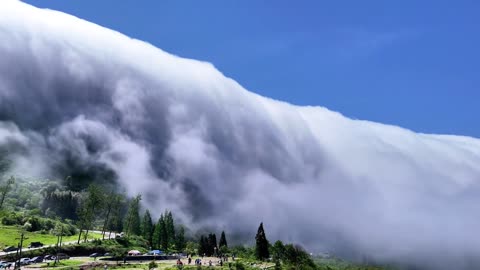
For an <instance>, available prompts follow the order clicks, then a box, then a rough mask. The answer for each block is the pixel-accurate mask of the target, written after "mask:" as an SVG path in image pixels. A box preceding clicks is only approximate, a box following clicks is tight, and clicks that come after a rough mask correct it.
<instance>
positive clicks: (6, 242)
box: [0, 226, 101, 249]
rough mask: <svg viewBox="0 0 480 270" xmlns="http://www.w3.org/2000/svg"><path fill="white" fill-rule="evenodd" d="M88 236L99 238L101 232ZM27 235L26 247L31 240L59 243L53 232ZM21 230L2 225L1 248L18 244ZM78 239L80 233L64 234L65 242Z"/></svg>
mask: <svg viewBox="0 0 480 270" xmlns="http://www.w3.org/2000/svg"><path fill="white" fill-rule="evenodd" d="M88 236H89V237H88V238H89V239H93V238H99V237H101V235H100V234H97V233H91V232H90V233H88ZM25 237H26V238H28V239H26V240H24V247H26V246H28V245H29V244H30V242H42V243H43V244H44V245H54V244H56V243H57V237H56V236H55V235H51V234H40V233H34V232H26V233H25ZM17 238H20V232H19V230H18V228H17V227H14V226H0V248H2V249H3V248H4V247H6V246H17V244H18V242H19V241H20V240H19V239H17ZM77 239H78V235H73V236H64V237H63V240H62V241H63V242H70V241H76V240H77Z"/></svg>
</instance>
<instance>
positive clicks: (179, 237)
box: [175, 226, 186, 251]
mask: <svg viewBox="0 0 480 270" xmlns="http://www.w3.org/2000/svg"><path fill="white" fill-rule="evenodd" d="M185 247H186V242H185V228H184V227H183V226H179V228H178V231H177V234H176V235H175V249H176V250H177V251H184V250H185Z"/></svg>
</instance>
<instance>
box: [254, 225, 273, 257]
mask: <svg viewBox="0 0 480 270" xmlns="http://www.w3.org/2000/svg"><path fill="white" fill-rule="evenodd" d="M255 242H256V245H255V257H256V258H257V260H265V259H268V258H269V257H270V252H269V251H268V246H269V243H268V240H267V236H266V235H265V231H264V230H263V222H262V223H260V226H259V227H258V231H257V235H256V236H255Z"/></svg>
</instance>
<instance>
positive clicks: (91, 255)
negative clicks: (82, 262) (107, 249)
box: [90, 253, 101, 258]
mask: <svg viewBox="0 0 480 270" xmlns="http://www.w3.org/2000/svg"><path fill="white" fill-rule="evenodd" d="M100 256H101V255H100V253H92V254H90V257H91V258H96V257H100Z"/></svg>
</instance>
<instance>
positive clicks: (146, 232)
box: [141, 209, 153, 245]
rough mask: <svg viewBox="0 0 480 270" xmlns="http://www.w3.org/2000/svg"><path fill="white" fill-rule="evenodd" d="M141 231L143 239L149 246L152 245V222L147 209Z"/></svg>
mask: <svg viewBox="0 0 480 270" xmlns="http://www.w3.org/2000/svg"><path fill="white" fill-rule="evenodd" d="M141 229H142V236H143V238H144V239H145V240H147V241H148V243H149V244H150V245H152V234H153V222H152V216H151V215H150V211H148V209H147V210H145V214H144V215H143V220H142V226H141Z"/></svg>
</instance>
